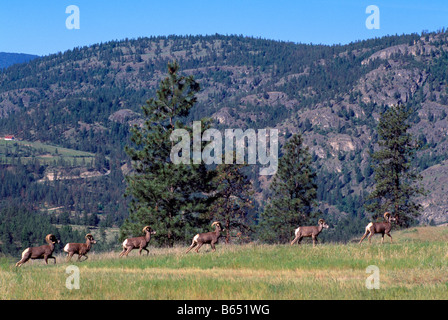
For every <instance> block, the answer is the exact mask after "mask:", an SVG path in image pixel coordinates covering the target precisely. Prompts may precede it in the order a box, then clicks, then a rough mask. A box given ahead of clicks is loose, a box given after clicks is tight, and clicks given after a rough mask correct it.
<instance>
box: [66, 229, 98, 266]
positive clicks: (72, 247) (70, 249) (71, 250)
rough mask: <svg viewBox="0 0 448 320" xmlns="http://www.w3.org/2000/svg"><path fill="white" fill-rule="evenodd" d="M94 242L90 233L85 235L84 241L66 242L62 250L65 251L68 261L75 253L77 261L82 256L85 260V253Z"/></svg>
mask: <svg viewBox="0 0 448 320" xmlns="http://www.w3.org/2000/svg"><path fill="white" fill-rule="evenodd" d="M94 243H96V241H95V239H94V238H93V236H92V235H91V234H90V233H89V234H87V235H86V243H67V244H66V245H65V247H64V251H65V252H67V261H70V260H71V259H72V257H73V255H74V254H75V253H76V254H77V255H78V261H80V260H81V257H83V256H84V257H85V259H84V261H85V260H87V259H88V257H87V253H88V252H89V251H90V249H91V248H92V244H94Z"/></svg>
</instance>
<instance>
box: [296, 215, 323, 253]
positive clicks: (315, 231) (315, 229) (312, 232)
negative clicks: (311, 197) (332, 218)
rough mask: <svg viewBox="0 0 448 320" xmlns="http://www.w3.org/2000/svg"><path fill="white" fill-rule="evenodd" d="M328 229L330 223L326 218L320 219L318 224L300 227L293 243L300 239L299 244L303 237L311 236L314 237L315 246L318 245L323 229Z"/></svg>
mask: <svg viewBox="0 0 448 320" xmlns="http://www.w3.org/2000/svg"><path fill="white" fill-rule="evenodd" d="M324 228H325V229H328V224H327V223H326V222H325V220H324V219H319V221H318V224H317V226H305V227H298V228H297V229H296V230H295V231H294V233H295V238H294V239H293V240H292V241H291V245H293V244H294V243H296V242H297V241H298V244H300V242H301V241H302V239H303V237H311V238H312V239H313V247H314V246H315V245H316V242H317V236H318V235H319V233H321V231H322V230H323V229H324Z"/></svg>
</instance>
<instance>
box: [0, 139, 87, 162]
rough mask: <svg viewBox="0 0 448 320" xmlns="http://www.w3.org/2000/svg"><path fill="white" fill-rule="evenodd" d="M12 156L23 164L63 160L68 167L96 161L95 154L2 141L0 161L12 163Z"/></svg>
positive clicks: (31, 143) (18, 141)
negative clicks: (34, 161)
mask: <svg viewBox="0 0 448 320" xmlns="http://www.w3.org/2000/svg"><path fill="white" fill-rule="evenodd" d="M12 156H14V157H19V156H20V158H21V161H22V163H27V162H28V161H30V160H33V159H38V160H39V161H40V162H41V163H43V164H53V162H54V161H58V160H61V159H63V161H64V162H65V163H66V164H67V165H73V163H74V162H75V161H76V162H77V163H78V165H79V164H81V162H82V161H84V163H85V164H86V165H88V164H92V163H93V161H94V160H95V154H93V153H90V152H84V151H79V150H74V149H67V148H62V147H57V146H51V145H48V144H44V143H41V142H30V141H22V140H12V141H7V140H0V159H1V160H2V162H7V163H9V162H11V157H12ZM75 159H76V160H75Z"/></svg>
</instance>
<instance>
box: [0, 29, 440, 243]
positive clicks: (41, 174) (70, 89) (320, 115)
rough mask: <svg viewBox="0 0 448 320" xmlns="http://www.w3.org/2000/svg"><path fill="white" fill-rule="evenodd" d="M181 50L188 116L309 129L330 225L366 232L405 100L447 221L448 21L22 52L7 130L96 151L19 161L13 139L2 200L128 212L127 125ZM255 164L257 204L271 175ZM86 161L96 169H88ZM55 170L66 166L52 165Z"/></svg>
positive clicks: (66, 209)
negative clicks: (328, 36) (87, 156)
mask: <svg viewBox="0 0 448 320" xmlns="http://www.w3.org/2000/svg"><path fill="white" fill-rule="evenodd" d="M173 60H177V61H178V63H179V65H180V68H181V71H180V73H182V74H185V75H193V76H194V78H195V79H196V80H197V81H198V82H199V83H200V85H201V91H200V93H199V94H198V103H197V105H196V106H195V107H193V109H192V110H191V113H190V116H189V118H188V119H187V120H188V121H193V120H199V119H200V118H202V117H212V118H214V119H215V120H216V123H215V127H217V128H220V129H224V128H242V129H247V128H254V129H261V128H278V129H279V130H280V141H281V143H284V141H285V139H288V138H289V137H291V135H292V134H294V133H297V132H300V133H302V135H303V137H304V143H305V144H306V145H307V146H308V147H309V148H310V152H311V154H312V160H313V166H314V169H315V170H316V182H317V186H318V189H317V198H318V202H319V207H320V210H322V212H323V215H324V216H325V218H326V219H327V220H328V221H329V222H330V224H331V225H332V227H335V226H338V227H337V228H332V230H331V231H330V232H328V233H327V234H323V237H322V238H323V239H325V238H327V239H332V240H347V239H349V238H350V237H351V236H352V235H354V234H358V233H360V232H361V233H362V230H363V227H364V226H365V222H366V221H367V217H366V216H365V212H364V209H363V207H362V206H363V204H364V201H365V199H366V196H367V194H368V193H369V192H370V191H371V190H372V186H373V182H374V181H373V175H372V173H373V169H372V168H371V167H370V165H371V160H370V157H369V152H372V151H373V150H375V143H376V141H377V134H376V126H377V123H378V119H379V115H380V114H381V113H382V112H383V111H384V110H386V108H387V107H388V106H390V105H392V104H399V103H402V104H407V105H408V106H410V107H412V108H413V109H414V110H415V112H414V113H413V115H412V117H411V120H412V126H411V132H412V134H413V135H414V137H415V138H418V139H419V140H420V143H421V146H422V148H421V151H419V152H418V153H417V157H416V159H415V164H416V166H418V168H419V169H420V170H421V172H422V174H423V177H424V180H423V183H424V184H425V185H426V186H428V187H430V189H431V190H430V191H432V192H431V193H430V194H429V195H428V196H427V197H425V198H422V199H421V202H422V204H423V206H424V213H423V217H422V222H424V223H436V224H440V223H445V222H448V216H447V214H446V213H447V210H448V202H447V201H446V200H445V198H446V197H444V192H443V188H444V186H443V183H438V182H440V181H444V180H445V179H446V175H444V174H443V173H444V172H445V171H446V170H447V168H448V161H447V159H448V149H447V147H448V141H447V133H448V121H447V119H446V117H447V112H448V110H447V106H448V89H447V88H448V87H447V80H446V79H447V74H446V73H447V70H448V68H447V67H448V33H445V32H444V31H441V32H437V33H425V34H421V35H418V34H411V35H401V36H388V37H383V38H377V39H371V40H366V41H358V42H354V43H351V44H348V45H334V46H324V45H306V44H296V43H290V42H278V41H271V40H265V39H255V38H249V37H243V36H236V35H233V36H222V35H214V36H169V37H152V38H139V39H133V40H130V39H125V40H122V41H111V42H107V43H101V44H97V45H93V46H90V47H82V48H74V49H73V50H69V51H67V52H64V53H58V54H55V55H49V56H45V57H41V58H37V59H34V60H32V61H30V62H28V63H26V64H19V65H13V66H11V67H9V68H7V69H5V70H3V71H2V72H1V73H0V137H2V136H4V135H14V136H15V137H16V139H19V140H26V141H31V142H38V141H39V142H42V143H46V144H48V145H53V146H57V147H59V148H67V149H70V150H73V151H84V152H88V153H91V154H92V157H93V159H94V161H92V162H84V163H82V162H81V159H77V161H76V163H73V162H72V161H71V162H68V163H67V162H65V163H61V162H58V161H57V159H58V157H57V156H56V155H55V154H54V152H53V156H54V157H55V161H54V162H51V163H50V162H44V161H42V160H41V159H38V157H37V154H35V156H34V158H33V156H32V155H30V158H29V159H28V160H27V161H23V159H22V157H21V156H19V155H17V154H15V153H14V152H15V151H14V150H18V149H14V148H13V147H10V149H8V150H7V151H5V152H7V155H5V156H4V157H0V161H1V163H0V166H1V171H0V178H1V181H2V187H1V189H0V192H1V194H0V197H1V198H0V204H1V205H2V206H3V207H7V208H10V207H11V206H13V205H16V204H17V203H22V204H23V203H24V201H23V200H24V199H26V201H25V203H27V207H28V210H31V211H37V210H40V211H43V212H47V211H48V210H50V211H48V213H47V214H48V215H49V216H50V219H52V220H51V221H52V222H53V223H60V224H81V225H82V224H84V225H97V226H99V225H101V226H103V227H112V226H115V227H116V226H119V225H120V224H121V223H122V222H123V219H124V218H125V217H126V216H127V213H128V212H127V203H126V201H127V200H126V199H125V198H123V193H124V189H125V182H124V176H125V175H126V174H127V173H128V172H129V170H130V169H129V159H128V158H127V156H126V154H125V152H124V146H125V145H126V144H128V143H129V128H130V126H131V125H133V124H139V123H140V122H141V106H142V105H143V104H144V103H145V101H146V100H147V99H148V98H150V97H153V96H154V94H155V91H156V89H157V85H158V83H159V81H160V80H161V78H162V77H163V76H164V75H165V74H166V68H167V63H168V62H170V61H173ZM0 143H1V141H0ZM0 150H1V149H0ZM41 153H42V152H41ZM44 153H45V152H44ZM40 155H42V154H40ZM252 169H253V170H252V174H251V175H250V178H251V179H252V180H253V182H254V186H255V189H256V192H257V196H256V198H257V200H258V203H257V206H256V208H261V207H263V206H264V200H265V199H266V197H267V195H268V192H269V191H268V188H267V187H268V185H269V183H270V179H269V178H267V177H265V176H259V175H258V169H257V168H252ZM88 171H89V172H93V171H95V172H97V173H98V174H93V175H92V174H91V175H84V176H82V174H81V173H82V172H88ZM52 172H53V174H54V172H56V175H59V176H61V175H62V176H64V175H65V176H68V177H69V178H67V179H53V180H51V179H48V177H49V173H52ZM45 177H47V179H45ZM5 210H6V209H5ZM11 237H19V236H17V235H12V236H11ZM16 241H19V240H18V238H16Z"/></svg>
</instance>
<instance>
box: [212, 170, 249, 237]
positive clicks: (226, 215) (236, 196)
mask: <svg viewBox="0 0 448 320" xmlns="http://www.w3.org/2000/svg"><path fill="white" fill-rule="evenodd" d="M245 168H247V164H225V163H222V164H219V165H218V166H217V168H216V170H215V172H214V178H213V185H214V188H215V191H214V195H213V202H212V204H211V205H210V209H209V212H210V213H211V216H213V220H219V221H220V222H221V223H222V224H223V226H224V230H225V234H226V243H229V242H230V238H231V236H232V235H231V234H232V231H233V230H238V231H239V232H238V233H239V234H240V235H241V236H242V237H247V236H248V234H250V233H251V231H252V228H251V226H253V224H254V221H250V219H249V216H248V211H249V210H250V209H251V208H252V207H253V205H252V199H251V197H252V195H253V193H254V190H253V186H252V182H251V181H250V179H249V177H248V176H247V175H246V174H244V172H243V171H244V169H245ZM234 236H235V232H234Z"/></svg>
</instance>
